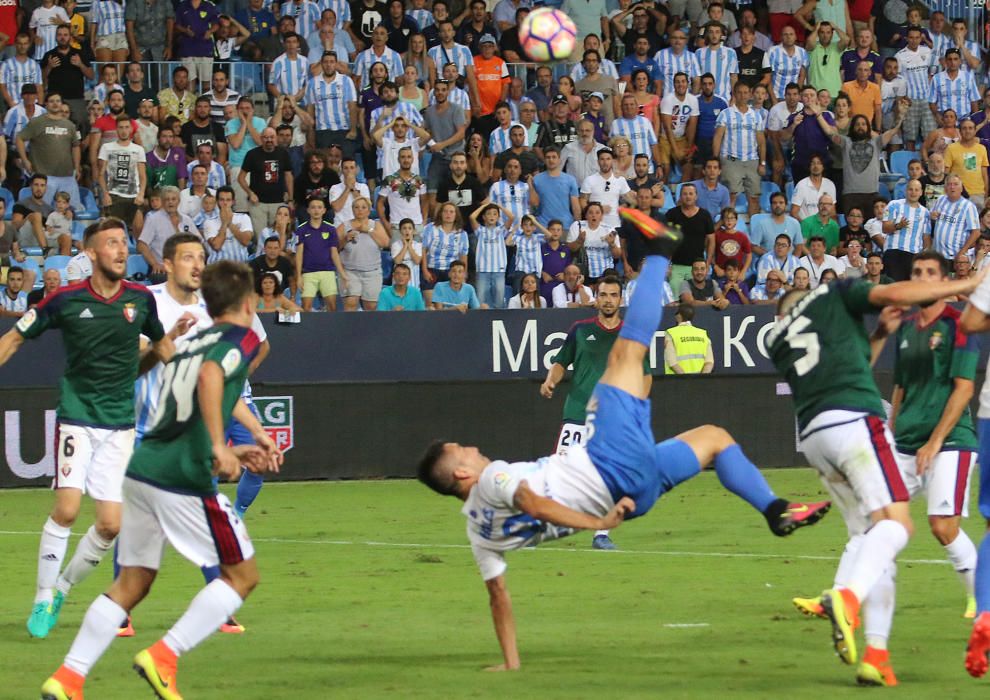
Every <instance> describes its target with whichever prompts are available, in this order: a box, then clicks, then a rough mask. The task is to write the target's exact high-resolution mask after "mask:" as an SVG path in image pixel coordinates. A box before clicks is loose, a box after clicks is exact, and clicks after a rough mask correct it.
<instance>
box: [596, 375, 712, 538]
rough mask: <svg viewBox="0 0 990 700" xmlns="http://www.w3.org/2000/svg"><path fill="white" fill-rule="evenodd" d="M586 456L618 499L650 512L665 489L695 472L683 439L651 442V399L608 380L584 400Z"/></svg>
mask: <svg viewBox="0 0 990 700" xmlns="http://www.w3.org/2000/svg"><path fill="white" fill-rule="evenodd" d="M587 426H588V437H587V443H586V444H587V446H588V447H587V449H588V456H589V457H590V458H591V462H592V464H594V465H595V468H596V469H598V473H599V474H601V476H602V480H603V481H604V482H605V485H606V486H607V487H608V490H609V493H611V494H612V500H614V501H616V502H618V500H619V499H620V498H622V497H623V496H628V497H629V498H631V499H633V500H634V501H635V502H636V511H635V512H634V513H633V514H632V515H629V516H627V518H638V517H639V516H641V515H645V514H646V513H647V512H649V510H650V508H652V507H653V504H654V503H656V502H657V500H658V499H659V498H660V496H662V495H663V494H664V493H666V492H667V491H670V490H671V489H672V488H674V487H675V486H677V484H679V483H681V482H682V481H686V480H687V479H690V478H691V477H693V476H694V475H695V474H697V473H698V472H699V471H701V467H700V465H699V464H698V458H697V457H695V455H694V451H693V450H692V449H691V448H690V447H689V446H688V445H687V443H685V442H682V441H681V440H676V439H670V440H665V441H664V442H661V443H660V444H659V445H658V444H656V443H655V442H654V437H653V428H652V426H651V424H650V402H649V401H648V400H646V399H638V398H636V397H635V396H633V395H632V394H630V393H628V392H625V391H622V390H621V389H617V388H616V387H614V386H609V385H607V384H599V385H598V386H597V387H595V393H594V394H593V395H592V397H591V401H589V402H588V416H587Z"/></svg>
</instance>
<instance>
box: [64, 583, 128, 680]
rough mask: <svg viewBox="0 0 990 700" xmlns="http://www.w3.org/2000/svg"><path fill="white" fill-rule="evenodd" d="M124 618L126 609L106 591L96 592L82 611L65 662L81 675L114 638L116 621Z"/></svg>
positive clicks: (115, 635)
mask: <svg viewBox="0 0 990 700" xmlns="http://www.w3.org/2000/svg"><path fill="white" fill-rule="evenodd" d="M126 619H127V611H126V610H124V609H123V608H122V607H120V606H119V605H117V604H116V603H115V602H113V601H112V600H110V598H108V597H107V596H106V595H101V596H98V597H97V599H96V600H94V601H93V604H92V605H90V606H89V610H87V611H86V617H84V618H83V621H82V626H81V627H80V628H79V634H77V635H76V638H75V640H73V642H72V646H71V647H70V648H69V653H68V655H66V657H65V665H66V666H68V667H69V668H70V669H72V670H73V671H75V672H76V673H78V674H79V675H81V676H85V675H86V674H87V673H89V670H90V669H91V668H93V664H95V663H96V662H97V661H99V659H100V657H101V656H103V652H105V651H106V650H107V648H108V647H109V646H110V643H111V642H113V640H114V639H116V637H117V630H118V629H119V628H120V623H121V622H123V621H124V620H126Z"/></svg>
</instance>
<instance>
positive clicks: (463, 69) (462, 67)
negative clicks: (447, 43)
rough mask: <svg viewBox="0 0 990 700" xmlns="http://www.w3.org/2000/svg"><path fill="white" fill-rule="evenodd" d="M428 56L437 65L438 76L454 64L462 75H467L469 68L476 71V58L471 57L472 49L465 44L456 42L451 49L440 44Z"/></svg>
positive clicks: (428, 52) (427, 53)
mask: <svg viewBox="0 0 990 700" xmlns="http://www.w3.org/2000/svg"><path fill="white" fill-rule="evenodd" d="M426 55H427V56H429V57H430V58H432V59H433V62H434V63H436V64H437V74H438V75H439V74H441V73H443V67H444V66H445V65H447V64H448V63H453V64H454V65H455V66H457V72H458V73H459V74H460V75H467V69H468V68H471V69H472V70H473V69H474V56H472V55H471V49H469V48H468V47H466V46H464V45H463V44H458V43H456V42H455V43H454V45H453V46H452V47H450V48H449V49H448V48H446V47H444V45H443V44H440V45H439V46H434V47H433V48H432V49H430V50H429V51H427V52H426ZM400 74H401V69H400Z"/></svg>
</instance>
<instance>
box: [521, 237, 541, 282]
mask: <svg viewBox="0 0 990 700" xmlns="http://www.w3.org/2000/svg"><path fill="white" fill-rule="evenodd" d="M545 240H546V239H545V238H544V236H543V234H542V233H540V232H539V231H534V232H533V235H532V236H527V235H526V234H524V233H523V232H522V230H521V229H516V272H519V273H526V272H532V273H533V274H535V275H539V274H540V273H541V272H543V253H542V249H541V246H542V245H543V243H544V241H545Z"/></svg>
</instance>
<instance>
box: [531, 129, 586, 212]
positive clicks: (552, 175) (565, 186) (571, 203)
mask: <svg viewBox="0 0 990 700" xmlns="http://www.w3.org/2000/svg"><path fill="white" fill-rule="evenodd" d="M544 161H545V163H546V168H547V169H546V171H544V172H542V173H540V174H538V175H537V176H536V177H534V178H533V181H532V187H533V192H534V197H535V200H536V207H537V211H536V213H537V218H538V219H539V221H540V223H541V224H543V225H544V226H546V225H547V224H548V223H549V222H550V220H552V219H558V220H560V222H561V223H562V224H563V225H564V226H565V227H570V225H571V222H573V221H574V220H575V219H578V218H580V215H581V205H580V203H579V201H578V183H577V180H575V179H574V178H573V177H572V176H571V175H568V174H567V173H565V172H563V171H562V170H561V163H560V151H559V149H557V148H556V147H554V146H551V147H549V148H547V149H546V150H545V151H544Z"/></svg>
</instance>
